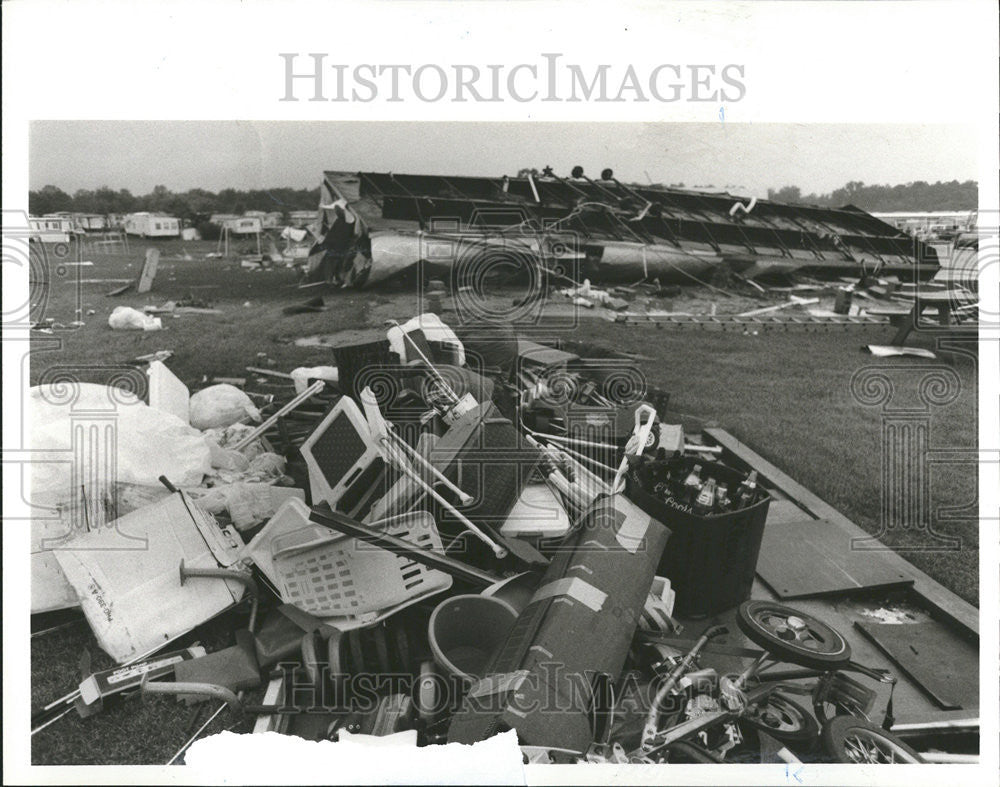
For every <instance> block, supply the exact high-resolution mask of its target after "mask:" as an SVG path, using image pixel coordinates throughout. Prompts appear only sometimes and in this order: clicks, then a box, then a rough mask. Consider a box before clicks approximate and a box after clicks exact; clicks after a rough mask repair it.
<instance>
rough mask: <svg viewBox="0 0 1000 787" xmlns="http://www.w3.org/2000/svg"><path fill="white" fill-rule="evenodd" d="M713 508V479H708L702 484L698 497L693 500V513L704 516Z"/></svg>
mask: <svg viewBox="0 0 1000 787" xmlns="http://www.w3.org/2000/svg"><path fill="white" fill-rule="evenodd" d="M713 508H715V479H714V478H709V479H708V480H707V481H706V482H705V483H704V484H702V487H701V489H700V490H699V491H698V496H697V497H695V499H694V512H695V513H696V514H700V515H702V516H704V515H705V514H711V513H712V509H713Z"/></svg>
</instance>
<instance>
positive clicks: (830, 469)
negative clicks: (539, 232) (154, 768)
mask: <svg viewBox="0 0 1000 787" xmlns="http://www.w3.org/2000/svg"><path fill="white" fill-rule="evenodd" d="M146 245H150V244H142V243H137V242H135V241H133V244H132V253H131V254H130V255H129V256H128V257H125V256H98V255H93V254H89V255H87V257H86V258H87V259H89V260H92V261H94V263H95V265H94V266H92V267H85V268H80V269H78V270H79V275H78V276H77V275H76V273H75V272H74V273H72V274H71V275H70V276H68V277H60V278H54V279H53V280H52V285H51V288H50V294H49V301H48V305H47V309H46V312H45V315H44V316H47V317H51V318H53V319H55V320H56V321H57V322H59V323H63V324H67V325H68V324H69V323H70V322H72V321H73V320H74V319H77V315H76V312H75V309H76V308H80V309H81V311H80V314H79V319H80V320H82V321H83V322H84V323H85V325H83V326H82V327H78V328H71V329H67V330H59V329H56V330H54V331H53V333H52V334H44V333H40V332H34V333H33V337H32V338H33V355H32V358H31V366H30V378H31V383H32V384H36V383H37V382H38V381H39V380H40V379H43V377H44V376H45V373H46V370H50V369H52V367H56V366H59V367H64V368H67V369H74V368H75V369H78V370H80V371H79V374H80V377H81V379H84V380H88V381H93V382H101V381H103V380H106V379H108V378H109V377H110V376H111V375H113V373H114V367H121V366H123V365H128V364H130V362H131V361H132V360H133V359H134V358H136V357H137V356H140V355H144V354H147V353H151V352H154V351H156V350H172V351H173V353H174V355H173V357H172V358H171V359H170V360H169V361H168V362H167V363H168V365H169V366H170V368H171V369H172V370H173V371H174V372H175V373H176V374H177V375H178V376H179V377H180V378H181V379H182V380H183V381H184V382H185V383H187V384H188V385H189V386H190V387H191V388H192V390H194V389H197V388H198V387H200V386H202V385H204V384H206V383H205V382H204V381H205V380H206V378H208V379H211V378H212V377H216V376H228V377H246V376H248V375H247V372H246V367H247V366H256V365H260V364H261V363H263V362H264V361H262V359H260V358H259V357H258V354H259V353H265V354H266V355H267V357H268V358H269V359H270V360H272V361H273V362H274V368H276V369H278V370H282V371H291V370H292V369H294V368H295V367H297V366H302V365H306V366H313V365H318V364H329V363H333V357H332V353H331V352H330V350H328V349H325V348H323V347H298V346H296V345H294V344H293V343H292V341H293V340H294V339H295V338H297V337H301V336H307V335H311V334H327V333H333V332H336V331H338V330H343V329H348V328H366V327H379V328H381V327H383V319H384V318H385V316H386V314H387V313H391V314H392V315H393V316H395V317H396V318H397V319H399V320H400V321H404V320H406V319H408V318H409V317H411V316H413V315H414V314H415V313H416V309H417V308H418V307H417V305H416V301H415V299H414V297H413V296H412V294H411V293H409V292H407V291H406V290H404V289H401V288H388V289H385V290H381V291H360V292H359V291H351V290H346V291H336V292H327V293H325V294H324V297H325V300H326V304H327V307H328V308H327V311H325V312H322V313H313V314H301V315H284V314H283V313H282V309H283V308H284V307H285V306H288V305H291V304H295V303H299V302H302V301H305V300H307V299H308V298H311V297H314V296H315V295H316V294H317V292H316V291H315V290H300V289H297V288H296V280H297V279H296V275H295V273H294V272H293V271H291V270H288V269H275V270H270V271H264V272H255V271H250V270H247V269H243V268H241V267H240V266H239V264H238V263H237V262H233V261H229V262H226V261H222V260H205V259H202V258H201V257H200V255H201V254H203V253H204V252H205V251H211V250H214V244H208V243H201V244H198V243H181V242H178V241H170V242H159V243H157V244H156V245H157V246H159V247H160V248H161V250H162V253H163V257H162V258H161V262H160V266H159V272H158V275H157V278H156V282H155V284H154V287H153V291H152V292H151V293H149V294H147V295H137V294H136V293H135V292H131V293H128V294H125V295H122V296H120V297H107V296H106V293H107V292H108V291H109V290H111V289H113V288H114V287H115V286H118V285H117V284H115V283H113V282H106V281H100V282H97V283H82V284H79V285H75V284H73V283H72V280H73V279H74V278H78V279H82V280H84V281H85V282H86V281H87V280H106V279H127V278H134V277H136V276H138V273H139V271H140V269H141V266H142V251H143V249H144V248H145V246H146ZM184 252H189V253H190V254H191V255H192V256H193V257H195V259H181V258H179V256H178V255H181V254H183V253H184ZM512 295H514V296H516V292H513V291H512ZM188 296H193V297H194V298H196V299H199V300H202V301H209V302H211V303H212V304H213V305H214V307H216V308H218V309H221V310H222V314H218V315H186V316H181V317H177V318H171V317H170V316H164V317H163V323H164V328H165V330H163V331H156V332H148V333H144V332H140V331H122V332H119V331H113V330H111V329H110V328H109V327H108V324H107V318H108V315H109V314H110V312H111V310H112V309H113V308H114V307H115V306H118V305H128V306H134V307H136V308H141V307H142V305H144V304H161V303H163V302H164V301H166V300H168V299H173V300H177V299H181V298H185V297H188ZM683 297H684V296H682V297H681V298H680V299H678V302H680V301H681V300H682V299H683ZM723 300H724V299H723ZM508 302H509V301H508ZM91 310H92V311H94V314H87V312H88V311H91ZM720 311H725V308H724V303H720ZM443 317H444V319H445V321H448V319H449V314H448V312H447V311H446V312H445V313H444V315H443ZM892 330H893V329H891V328H890V327H889V326H884V327H883V326H872V327H866V328H852V329H850V330H847V331H843V330H837V331H830V332H827V331H817V332H803V331H793V332H760V333H759V334H758V335H752V334H743V333H739V332H715V331H679V330H668V329H656V328H655V327H637V326H632V325H629V326H626V325H621V324H615V323H610V322H607V321H604V320H600V319H585V320H583V321H581V323H580V325H579V326H577V327H576V328H575V329H574V330H572V331H571V332H569V333H561V334H555V335H553V336H552V337H551V338H561V337H563V336H564V337H565V338H567V339H571V340H573V341H577V342H585V343H590V344H595V345H600V346H602V347H605V348H610V349H614V350H618V351H624V352H629V353H635V354H637V355H640V356H642V358H643V359H642V360H639V361H638V363H639V365H640V368H641V370H642V372H643V374H644V375H645V377H646V378H647V380H648V381H649V383H650V384H651V385H655V386H656V387H658V388H662V389H665V390H667V391H669V392H670V394H671V398H670V410H671V413H672V414H673V415H674V416H676V419H677V420H678V421H680V422H683V423H684V424H685V427H686V428H687V429H688V430H696V429H698V428H700V427H701V426H703V425H705V424H708V423H712V424H715V425H718V426H721V427H723V428H725V429H727V430H728V431H730V432H731V433H733V434H734V435H735V436H736V437H738V438H739V439H740V440H742V441H743V442H745V443H747V444H748V445H750V446H751V447H752V448H753V449H754V450H756V451H757V452H758V453H760V454H761V455H763V456H764V457H765V458H767V459H768V460H770V461H771V462H773V463H774V464H775V465H777V466H778V467H780V468H782V469H783V470H785V471H786V472H787V473H788V474H789V475H790V476H791V477H792V478H794V479H795V480H796V481H798V482H800V483H801V484H803V485H805V486H806V487H808V488H809V489H811V490H812V491H814V492H815V493H816V494H817V495H819V496H820V497H821V498H823V499H824V500H826V501H828V502H829V503H831V504H832V505H834V506H835V507H836V508H838V509H839V510H841V511H842V512H843V513H844V514H846V515H847V516H848V517H850V518H851V519H853V520H854V521H855V522H857V523H858V524H859V525H861V526H862V527H863V528H864V529H865V530H867V531H868V532H870V533H879V532H880V529H881V527H880V506H881V502H880V501H881V477H882V470H881V454H882V443H881V440H882V429H883V414H882V412H881V409H880V408H879V407H871V406H864V405H862V404H859V403H858V402H857V401H856V400H855V398H854V396H852V392H851V379H852V377H853V376H854V375H855V373H856V372H858V371H859V370H861V369H863V368H864V367H876V366H878V367H886V369H885V370H884V371H885V373H886V374H888V376H889V378H890V379H891V380H892V381H893V385H894V386H895V393H894V396H895V397H896V398H895V399H893V400H892V402H890V404H892V405H897V404H902V405H906V406H913V405H914V403H915V402H916V403H919V396H918V393H919V388H920V385H921V380H922V379H925V377H926V373H928V372H933V371H934V370H937V369H944V372H943V374H946V375H951V374H954V375H956V376H957V380H958V389H957V396H956V398H955V400H954V401H953V402H951V403H950V404H946V405H942V406H932V407H931V408H930V410H929V417H930V429H929V436H928V445H929V446H930V447H931V448H933V449H938V448H947V449H956V448H957V449H970V448H975V447H976V445H977V435H978V432H977V409H976V407H977V368H976V362H975V356H974V354H973V355H971V356H958V357H955V358H952V359H951V360H950V362H948V363H945V362H944V361H928V360H924V359H918V358H895V359H886V360H879V359H875V358H873V357H872V356H871V355H869V354H866V353H863V352H861V349H860V348H861V347H862V345H866V344H870V343H882V344H885V343H888V341H889V339H890V338H891V336H892ZM911 343H913V344H915V345H918V346H925V347H929V348H932V349H933V342H932V340H930V339H928V338H925V337H915V338H913V339H912V340H911ZM974 349H975V348H974V347H970V350H971V351H972V352H973V353H974ZM977 477H978V471H977V468H976V466H975V465H964V466H963V465H935V466H934V469H933V470H932V471H931V472H930V474H929V479H928V480H929V484H930V488H929V503H930V505H929V509H928V513H929V517H930V519H929V524H930V525H931V527H932V529H936V530H938V531H939V532H941V533H945V534H948V535H952V536H956V537H958V538H959V539H960V540H961V548H960V549H957V550H941V549H934V548H933V547H934V546H935V542H934V540H933V538H931V537H930V536H929V535H928V534H927V532H926V531H925V530H921V529H919V528H911V529H908V530H898V529H897V530H893V531H890V532H888V533H885V534H884V535H883V540H884V541H885V542H886V543H887V544H888V545H890V546H895V547H896V548H898V549H900V550H901V551H904V554H905V555H906V557H907V558H908V559H909V560H911V561H912V562H913V563H914V564H915V565H917V566H918V567H920V568H921V569H923V570H924V571H926V572H927V573H928V574H930V575H931V576H933V577H934V578H935V579H937V580H938V581H939V582H941V583H942V584H943V585H945V586H946V587H948V588H950V589H951V590H953V591H954V592H956V593H957V594H959V595H960V596H961V597H963V598H965V599H966V600H968V601H970V602H971V603H973V604H976V605H978V560H979V550H978V545H979V536H978V524H977V521H976V519H975V517H976V512H977V507H976V506H975V505H974V503H975V500H976V498H977V492H978V490H977ZM942 506H951V507H961V506H971V508H970V509H969V510H968V511H967V512H966V513H967V517H968V518H965V519H961V518H951V519H946V520H942V517H941V516H939V515H938V513H937V511H938V508H939V507H942ZM915 546H919V547H923V549H921V550H919V551H909V550H908V548H911V549H912V548H913V547H915ZM928 546H930V547H932V549H930V550H928V549H927V547H928ZM230 628H231V627H230ZM227 631H228V629H227ZM88 643H89V646H90V647H91V649H93V648H94V647H95V646H94V643H93V640H92V638H91V637H90V635H89V632H87V631H86V629H85V627H83V626H78V627H76V628H73V629H69V630H64V631H62V632H58V633H54V634H52V635H49V636H46V637H43V638H39V639H38V640H35V641H33V643H32V645H33V647H32V650H33V660H32V693H33V701H34V704H35V706H36V707H37V706H40V705H43V704H45V703H46V702H48V701H50V700H51V699H53V698H55V697H57V696H61V695H62V694H64V693H65V692H67V691H69V690H71V689H72V688H74V687H75V686H76V683H77V682H78V678H77V677H76V675H77V666H76V664H77V660H78V657H79V652H80V649H81V648H82V647H83V646H85V645H88ZM209 644H211V643H209ZM224 644H225V643H224ZM101 664H102V665H104V666H109V665H108V664H104V662H101ZM158 708H159V709H161V710H156V709H158ZM168 708H169V710H167V709H168ZM188 721H189V717H188V715H187V713H186V712H184V711H181V709H180V708H178V707H177V706H176V705H175V704H173V703H166V702H157V703H155V704H154V705H150V706H143V705H141V704H140V703H139V702H138V701H137V700H132V701H129V703H128V704H127V705H126V706H125V707H121V708H116V709H114V710H111V711H108V712H106V713H104V714H103V715H101V716H99V717H96V718H93V719H88V720H81V719H78V718H77V717H76V714H75V713H74V714H71V715H70V717H68V718H65V719H62V720H60V721H59V722H57V723H56V724H55V725H53V726H52V727H50V728H48V729H46V730H44V731H43V732H41V733H40V734H38V735H37V736H35V738H34V739H33V752H32V754H33V760H34V761H35V762H37V763H83V762H93V763H98V762H119V763H126V762H127V763H156V762H164V761H165V760H166V759H167V758H168V757H169V756H170V755H171V754H172V753H173V751H175V750H176V748H177V747H178V746H180V744H181V743H182V742H183V741H184V739H185V737H186V736H185V727H186V725H187V723H188ZM234 723H236V722H235V720H234V719H231V718H228V714H223V716H222V718H220V720H219V722H218V724H217V725H216V726H215V727H213V729H220V728H225V727H228V726H230V725H232V724H234ZM236 729H241V726H239V725H238V726H237V727H236Z"/></svg>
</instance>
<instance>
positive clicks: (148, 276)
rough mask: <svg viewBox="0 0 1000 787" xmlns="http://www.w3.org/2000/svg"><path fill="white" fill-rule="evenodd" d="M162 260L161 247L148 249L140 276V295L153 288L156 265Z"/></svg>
mask: <svg viewBox="0 0 1000 787" xmlns="http://www.w3.org/2000/svg"><path fill="white" fill-rule="evenodd" d="M159 262H160V250H159V249H146V264H145V265H143V266H142V274H141V275H140V276H139V285H138V287H137V288H136V292H138V293H139V294H140V295H141V294H142V293H146V292H149V291H150V290H151V289H153V279H155V278H156V266H157V265H158V264H159Z"/></svg>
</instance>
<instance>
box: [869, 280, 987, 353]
mask: <svg viewBox="0 0 1000 787" xmlns="http://www.w3.org/2000/svg"><path fill="white" fill-rule="evenodd" d="M970 297H971V293H969V292H968V291H966V290H935V291H931V292H916V293H914V295H913V306H911V307H910V308H906V307H905V306H904V307H899V306H873V307H870V308H868V309H866V311H867V312H868V314H871V315H875V316H881V317H888V318H889V322H890V324H892V325H893V326H895V327H896V335H895V336H893V337H892V344H893V345H895V346H897V347H898V346H901V345H902V344H904V343H905V342H906V339H907V337H908V336H909V335H910V332H911V331H912V330H913V329H914V328H915V327H916V326H917V324H918V322H919V320H920V315H921V314H923V312H924V310H925V309H927V308H928V307H936V308H937V316H938V324H939V325H940V326H941V327H942V328H949V327H951V317H952V311H953V309H954V308H956V304H958V305H960V304H962V303H964V302H968V301H969V299H970Z"/></svg>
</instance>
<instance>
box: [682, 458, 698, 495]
mask: <svg viewBox="0 0 1000 787" xmlns="http://www.w3.org/2000/svg"><path fill="white" fill-rule="evenodd" d="M700 491H701V465H695V466H694V469H692V470H691V472H690V473H688V477H687V478H685V479H684V495H685V496H686V497H687V498H688V500H689V501H691V502H694V499H695V498H696V497H697V496H698V492H700Z"/></svg>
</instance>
